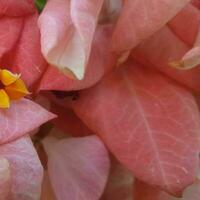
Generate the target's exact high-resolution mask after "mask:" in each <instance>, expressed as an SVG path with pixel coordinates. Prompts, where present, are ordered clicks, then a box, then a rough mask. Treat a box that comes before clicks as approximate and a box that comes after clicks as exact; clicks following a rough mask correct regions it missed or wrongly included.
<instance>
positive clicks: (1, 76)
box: [0, 69, 30, 108]
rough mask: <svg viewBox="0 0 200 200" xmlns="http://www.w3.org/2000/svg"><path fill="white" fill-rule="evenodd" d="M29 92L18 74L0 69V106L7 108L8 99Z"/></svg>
mask: <svg viewBox="0 0 200 200" xmlns="http://www.w3.org/2000/svg"><path fill="white" fill-rule="evenodd" d="M27 94H30V93H29V91H28V90H27V88H26V85H25V83H24V82H23V80H22V79H21V78H20V75H19V74H13V73H12V72H10V71H8V70H6V69H0V108H9V107H10V101H12V100H19V99H21V98H23V97H24V96H26V95H27Z"/></svg>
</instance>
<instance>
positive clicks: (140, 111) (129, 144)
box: [74, 64, 200, 194]
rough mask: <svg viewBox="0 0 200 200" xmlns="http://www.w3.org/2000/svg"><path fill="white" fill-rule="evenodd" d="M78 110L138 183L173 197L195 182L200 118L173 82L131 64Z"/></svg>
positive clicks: (83, 99) (86, 94)
mask: <svg viewBox="0 0 200 200" xmlns="http://www.w3.org/2000/svg"><path fill="white" fill-rule="evenodd" d="M74 110H75V112H76V113H77V115H78V116H79V117H80V118H81V119H82V120H83V121H84V122H85V124H87V125H88V127H89V128H91V130H93V131H94V132H95V133H97V134H99V135H100V136H101V138H102V139H103V141H104V142H105V143H106V145H107V146H108V148H109V149H110V150H111V151H112V152H113V153H114V155H115V156H116V157H117V158H118V159H119V160H120V161H121V162H122V163H123V164H124V165H125V166H127V168H129V169H130V170H132V171H133V173H134V175H135V176H136V177H137V178H139V179H141V180H143V181H145V182H146V183H148V184H151V185H156V186H159V187H160V188H162V189H164V190H165V191H167V192H170V193H173V194H179V193H180V192H181V191H182V190H183V189H184V188H185V187H186V186H187V185H189V184H191V183H192V182H193V181H194V179H195V176H196V173H197V170H198V161H199V160H198V152H199V144H198V134H199V130H200V117H199V112H198V108H197V105H196V102H195V100H194V98H193V96H192V95H191V94H190V93H189V92H188V91H187V90H185V89H184V88H182V87H180V86H179V85H177V84H176V83H174V82H173V81H170V80H168V79H167V78H165V77H164V76H161V75H159V74H158V73H156V72H155V71H153V72H151V71H149V70H148V69H144V68H143V67H141V66H139V67H138V66H136V65H134V64H127V66H122V67H121V68H120V69H118V70H116V71H115V72H114V73H112V74H110V75H109V76H107V77H106V78H105V79H104V80H103V81H101V82H100V83H99V84H97V85H96V86H95V87H93V88H91V89H88V90H86V91H83V92H81V93H80V98H79V100H77V101H75V104H74Z"/></svg>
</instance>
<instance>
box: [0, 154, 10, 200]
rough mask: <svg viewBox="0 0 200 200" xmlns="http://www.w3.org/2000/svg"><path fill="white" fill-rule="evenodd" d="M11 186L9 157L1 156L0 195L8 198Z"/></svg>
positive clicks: (3, 199)
mask: <svg viewBox="0 0 200 200" xmlns="http://www.w3.org/2000/svg"><path fill="white" fill-rule="evenodd" d="M10 186H11V169H10V164H9V162H8V160H7V159H5V158H2V157H1V158H0V197H1V200H7V199H8V195H9V193H10Z"/></svg>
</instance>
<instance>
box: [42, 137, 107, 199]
mask: <svg viewBox="0 0 200 200" xmlns="http://www.w3.org/2000/svg"><path fill="white" fill-rule="evenodd" d="M44 147H45V150H46V152H47V155H48V171H49V177H50V181H51V184H52V187H53V190H54V192H55V195H56V197H57V200H66V199H70V200H79V199H82V200H98V199H99V198H100V196H101V195H102V193H103V190H104V187H105V185H106V181H107V177H108V174H109V167H110V162H109V158H108V153H107V151H106V149H105V147H104V145H103V143H102V142H101V141H100V139H99V138H98V137H97V136H88V137H84V138H70V139H62V140H57V139H55V138H46V139H45V140H44Z"/></svg>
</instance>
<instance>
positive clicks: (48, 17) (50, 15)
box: [39, 0, 103, 79]
mask: <svg viewBox="0 0 200 200" xmlns="http://www.w3.org/2000/svg"><path fill="white" fill-rule="evenodd" d="M102 4H103V0H82V1H76V0H70V1H68V0H64V1H63V0H50V1H48V2H47V5H46V6H45V8H44V10H43V12H42V14H41V16H40V19H39V27H40V31H41V45H42V52H43V55H44V57H45V58H46V60H47V61H48V63H50V64H52V65H54V66H56V67H57V68H58V69H59V70H61V71H63V72H64V73H65V74H67V75H68V76H75V77H76V78H77V79H83V78H84V74H85V69H86V65H87V63H88V59H89V56H90V51H91V45H92V40H93V37H94V33H95V28H96V24H97V20H98V15H99V13H100V10H101V7H102ZM52 30H54V31H53V32H52Z"/></svg>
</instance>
